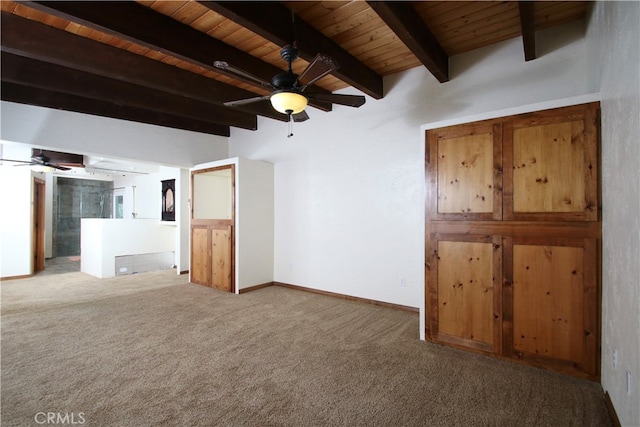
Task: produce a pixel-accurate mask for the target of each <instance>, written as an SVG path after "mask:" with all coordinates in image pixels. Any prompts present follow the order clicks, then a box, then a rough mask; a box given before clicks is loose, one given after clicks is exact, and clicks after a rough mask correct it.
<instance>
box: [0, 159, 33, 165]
mask: <svg viewBox="0 0 640 427" xmlns="http://www.w3.org/2000/svg"><path fill="white" fill-rule="evenodd" d="M0 162H15V163H24V165H15V166H28V165H33V164H35V163H33V162H32V161H26V160H11V159H0Z"/></svg>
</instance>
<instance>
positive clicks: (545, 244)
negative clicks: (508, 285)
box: [505, 238, 598, 373]
mask: <svg viewBox="0 0 640 427" xmlns="http://www.w3.org/2000/svg"><path fill="white" fill-rule="evenodd" d="M513 242H514V243H513V248H512V251H511V253H512V256H513V260H512V274H513V278H512V281H511V282H512V284H513V292H512V295H513V301H512V310H513V311H512V312H513V338H512V339H513V354H514V355H515V356H516V357H518V358H523V359H530V360H532V361H534V362H536V361H537V362H544V363H551V364H556V365H557V366H559V367H563V366H565V367H566V368H568V369H569V370H578V371H581V372H587V373H595V372H596V371H597V368H596V366H595V358H594V357H593V355H594V354H596V353H597V348H596V346H597V343H596V336H597V335H598V334H597V333H596V331H597V328H598V326H597V314H596V313H597V301H598V298H597V292H596V289H597V280H596V275H595V269H594V267H593V266H595V265H596V262H597V255H596V243H595V240H593V239H562V238H548V239H547V238H535V239H532V238H529V239H518V238H514V239H513ZM505 262H509V260H507V259H505Z"/></svg>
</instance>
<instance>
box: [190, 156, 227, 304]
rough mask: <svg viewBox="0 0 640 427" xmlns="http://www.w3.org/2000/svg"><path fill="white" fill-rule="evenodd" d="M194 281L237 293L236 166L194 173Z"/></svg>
mask: <svg viewBox="0 0 640 427" xmlns="http://www.w3.org/2000/svg"><path fill="white" fill-rule="evenodd" d="M191 189H192V190H191V201H192V202H191V266H190V274H191V276H190V280H191V282H193V283H196V284H199V285H204V286H209V287H212V288H215V289H219V290H222V291H226V292H235V280H234V253H235V245H234V212H235V197H234V194H235V168H234V166H233V165H229V166H223V167H218V168H211V169H204V170H201V171H193V172H192V174H191Z"/></svg>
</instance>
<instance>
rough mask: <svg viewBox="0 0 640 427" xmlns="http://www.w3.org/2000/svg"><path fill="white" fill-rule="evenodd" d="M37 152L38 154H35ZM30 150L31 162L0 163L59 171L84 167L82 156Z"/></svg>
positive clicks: (3, 160) (7, 160)
mask: <svg viewBox="0 0 640 427" xmlns="http://www.w3.org/2000/svg"><path fill="white" fill-rule="evenodd" d="M36 151H39V153H36ZM46 153H47V154H48V155H47V154H45V152H44V151H43V150H36V149H33V150H32V154H31V160H29V161H27V160H11V159H0V162H14V163H20V164H18V165H14V166H40V167H43V168H52V169H57V170H61V171H68V170H71V167H84V164H83V156H82V155H80V154H69V153H58V152H56V151H47V152H46Z"/></svg>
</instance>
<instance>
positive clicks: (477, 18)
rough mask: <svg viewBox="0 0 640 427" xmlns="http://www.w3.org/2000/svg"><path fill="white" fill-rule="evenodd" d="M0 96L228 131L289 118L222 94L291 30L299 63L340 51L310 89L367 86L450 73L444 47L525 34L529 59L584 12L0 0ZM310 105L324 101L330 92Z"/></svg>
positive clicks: (378, 91) (245, 91) (276, 58)
mask: <svg viewBox="0 0 640 427" xmlns="http://www.w3.org/2000/svg"><path fill="white" fill-rule="evenodd" d="M1 4H2V6H1V7H2V26H1V32H2V33H1V36H2V37H1V45H2V58H1V59H2V88H1V89H2V90H1V95H2V99H3V100H6V101H11V102H18V103H25V104H31V105H41V106H46V107H51V108H58V109H64V110H70V111H77V112H84V113H88V114H95V115H101V116H107V117H115V118H120V119H125V120H132V121H138V122H144V123H152V124H158V125H161V126H168V127H174V128H179V129H187V130H193V131H198V132H205V133H211V134H216V135H223V136H228V135H229V134H230V127H238V128H243V129H256V128H257V116H258V115H261V116H264V117H269V118H272V119H276V120H282V121H285V120H287V117H286V116H285V115H284V114H280V113H277V112H276V111H274V110H273V109H272V107H271V106H270V104H269V103H268V101H262V102H257V103H252V104H246V105H243V106H239V107H225V106H224V105H223V103H224V102H227V101H232V100H238V99H244V98H249V97H255V96H257V95H268V94H269V89H267V88H265V87H261V86H259V85H255V84H249V83H247V82H246V81H242V80H239V79H237V78H235V77H234V76H233V75H230V74H225V73H224V72H222V71H221V70H219V69H217V68H215V67H214V66H213V62H214V61H216V60H221V61H227V62H228V63H230V64H232V65H234V66H236V67H238V68H241V69H243V70H245V71H247V72H249V73H250V74H252V75H255V76H257V77H259V78H260V79H263V80H266V81H270V80H271V78H272V77H273V76H274V75H275V74H277V73H281V72H282V70H286V68H287V64H286V62H285V61H284V60H283V59H282V58H281V56H280V49H281V47H282V46H284V45H286V44H290V43H291V42H292V41H295V44H296V47H297V48H298V49H299V51H300V58H299V59H298V60H296V61H294V63H293V72H294V73H298V74H299V73H300V72H301V71H302V70H304V69H305V68H306V67H307V65H308V64H309V61H311V60H312V59H313V57H314V56H315V55H316V54H317V53H324V54H327V55H329V56H330V57H332V58H333V59H334V60H336V61H337V63H338V64H340V68H339V69H338V70H336V71H334V72H333V73H332V74H331V75H328V76H326V77H323V78H322V79H320V80H319V81H317V82H316V84H315V85H313V86H312V87H310V88H308V89H307V91H308V93H316V94H317V93H330V92H333V91H336V90H339V89H343V88H346V87H349V86H352V87H354V88H356V89H358V90H359V91H361V92H362V93H364V94H366V95H368V96H370V97H371V98H373V100H372V101H370V102H375V99H380V98H382V97H383V96H384V87H383V77H384V76H387V75H390V74H393V73H397V72H400V71H404V70H408V69H410V68H414V67H426V68H427V69H428V70H429V71H430V72H431V73H432V74H433V76H434V77H435V78H436V79H437V80H438V81H440V82H445V81H448V80H449V78H450V76H449V70H448V62H449V61H448V59H449V57H450V56H452V55H456V54H460V53H463V52H467V51H470V50H473V49H477V48H481V47H484V46H488V45H491V44H494V43H498V42H500V41H503V40H507V39H511V38H514V37H522V39H523V54H522V60H523V61H524V60H525V58H526V60H535V31H538V30H541V29H545V28H549V27H553V26H557V25H560V24H564V23H566V22H569V21H573V20H580V19H584V17H585V14H586V10H587V7H588V2H580V1H567V2H563V1H544V2H542V1H541V2H518V1H422V2H396V1H389V2H384V1H295V2H266V1H262V2H226V1H225V2H213V1H164V0H163V1H152V0H139V1H137V2H133V1H116V2H102V1H100V2H95V1H71V2H55V1H20V2H14V1H2V3H1ZM312 106H313V107H316V108H319V109H321V110H324V111H330V110H331V104H330V103H327V102H313V103H312Z"/></svg>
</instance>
